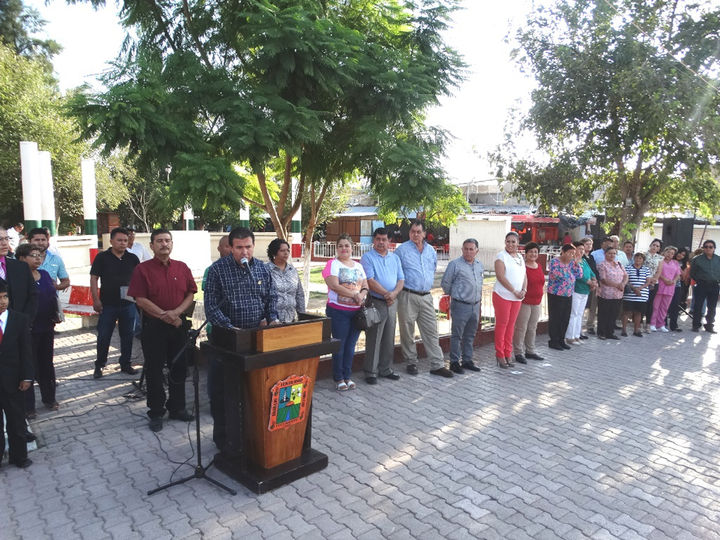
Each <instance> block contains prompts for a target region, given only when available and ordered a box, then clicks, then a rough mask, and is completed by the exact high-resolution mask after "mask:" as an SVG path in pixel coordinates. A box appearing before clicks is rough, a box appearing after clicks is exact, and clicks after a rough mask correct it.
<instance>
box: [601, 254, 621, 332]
mask: <svg viewBox="0 0 720 540" xmlns="http://www.w3.org/2000/svg"><path fill="white" fill-rule="evenodd" d="M616 255H617V249H615V248H613V247H610V248H608V249H606V250H605V261H604V262H601V263H600V264H598V274H599V275H600V291H599V292H598V317H597V318H598V330H597V336H598V337H599V338H600V339H620V338H619V337H617V336H616V335H615V320H616V319H617V316H618V313H619V312H620V304H621V303H622V297H623V294H624V292H625V284H626V283H627V281H628V275H627V272H626V271H625V268H623V266H622V264H620V263H619V262H618V261H616V260H615V256H616Z"/></svg>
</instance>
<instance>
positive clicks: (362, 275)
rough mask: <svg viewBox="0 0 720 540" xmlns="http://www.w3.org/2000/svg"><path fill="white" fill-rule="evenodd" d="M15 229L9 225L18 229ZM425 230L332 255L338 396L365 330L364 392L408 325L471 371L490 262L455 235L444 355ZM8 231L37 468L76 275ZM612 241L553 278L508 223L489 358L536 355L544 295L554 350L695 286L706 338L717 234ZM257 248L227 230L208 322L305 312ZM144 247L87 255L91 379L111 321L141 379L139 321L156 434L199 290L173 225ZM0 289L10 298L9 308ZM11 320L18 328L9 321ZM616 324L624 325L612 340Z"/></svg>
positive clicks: (218, 417) (16, 454)
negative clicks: (371, 313)
mask: <svg viewBox="0 0 720 540" xmlns="http://www.w3.org/2000/svg"><path fill="white" fill-rule="evenodd" d="M13 230H14V231H15V232H16V233H17V232H18V229H17V227H14V228H13ZM426 235H427V232H426V229H425V225H424V223H423V222H422V221H414V222H413V223H412V224H411V226H410V230H409V240H407V241H406V242H403V243H401V244H399V245H398V246H397V247H396V249H395V250H394V251H392V250H391V249H390V235H389V233H388V230H387V229H385V228H378V229H376V230H375V231H374V232H373V246H372V249H371V250H369V251H367V252H366V253H365V254H364V255H363V256H362V258H361V260H360V261H359V262H358V261H356V260H354V259H353V256H352V249H353V241H352V238H351V237H350V236H349V235H346V234H343V235H340V237H339V238H338V240H337V246H336V247H337V256H336V257H334V258H333V259H331V260H329V261H328V262H327V264H326V266H325V268H324V269H323V272H322V276H323V278H324V280H325V283H326V284H327V291H328V292H327V303H326V308H325V313H326V315H327V316H328V317H329V318H330V320H331V327H332V335H333V337H334V338H336V339H338V340H339V341H340V349H339V351H338V352H336V353H335V354H333V358H332V373H333V379H334V381H335V387H336V389H337V390H338V391H347V390H353V389H355V388H356V387H357V385H356V383H355V382H354V381H353V380H352V369H353V359H354V356H355V348H356V344H357V341H358V338H359V336H360V333H361V331H362V330H364V331H365V332H366V353H365V358H364V365H363V370H364V376H365V377H364V379H365V382H366V383H367V384H369V385H375V384H378V381H379V379H386V380H389V381H397V380H399V379H400V375H399V374H398V373H397V372H396V371H394V369H393V366H394V358H395V330H396V328H398V329H399V333H400V351H401V355H402V358H403V360H404V362H405V370H406V372H407V374H408V375H411V376H414V375H417V374H418V373H419V369H418V347H417V344H416V342H415V329H416V327H417V329H418V330H419V333H420V336H421V338H422V346H423V348H424V352H425V355H426V356H427V357H428V358H429V362H430V374H432V375H436V376H440V377H443V378H452V377H453V376H454V375H455V374H462V373H465V372H466V371H470V372H477V371H480V368H479V367H478V366H477V364H476V362H475V359H474V351H473V345H474V342H475V335H476V333H477V330H478V327H479V323H480V308H481V302H482V298H483V294H482V293H483V283H484V268H483V265H482V263H481V262H480V261H479V260H478V259H477V255H478V252H479V247H478V242H477V240H476V239H474V238H468V239H466V240H465V241H464V242H463V244H462V254H461V256H460V257H457V258H456V259H453V260H451V261H450V262H449V263H448V265H447V268H446V270H445V271H444V273H443V275H442V279H441V282H440V286H441V288H442V290H443V291H444V293H445V294H446V295H447V296H448V298H449V299H450V313H451V335H450V362H449V365H446V363H445V359H444V354H443V351H442V349H441V347H440V341H439V332H438V323H437V317H436V310H435V306H434V302H433V296H432V289H433V288H434V286H435V275H436V271H437V254H436V251H435V249H434V248H433V247H432V246H431V245H430V244H428V242H427V241H426ZM12 238H13V235H12V234H10V233H9V232H8V231H6V230H5V229H0V286H1V287H0V346H2V347H3V349H2V352H3V355H4V357H3V361H4V362H5V361H6V360H5V358H6V357H7V353H6V352H5V351H6V349H7V348H9V347H10V345H9V342H10V341H11V340H16V341H17V342H18V343H17V346H16V347H15V348H14V349H13V351H16V352H14V353H13V354H16V355H17V357H18V358H17V361H16V364H17V369H16V370H15V371H13V377H17V378H18V380H17V384H16V385H15V386H13V387H12V388H11V387H9V386H8V385H3V387H2V388H0V405H2V408H3V410H4V411H5V413H6V416H7V426H8V438H9V441H10V462H11V463H14V464H16V465H18V466H19V467H26V466H28V465H29V464H30V463H31V462H30V460H29V459H28V458H27V454H26V452H25V453H23V451H22V449H21V448H20V446H22V445H21V444H20V443H19V442H18V441H21V440H22V441H23V443H25V442H27V441H29V440H31V439H32V437H33V436H32V435H31V434H30V433H28V432H27V430H26V429H25V423H24V419H25V418H29V419H32V418H33V417H34V415H35V414H36V413H35V393H34V389H33V388H32V384H33V382H34V381H37V382H38V385H39V390H40V396H41V399H42V402H43V404H44V405H45V406H46V407H47V408H48V409H50V410H57V409H58V407H59V404H58V401H57V400H56V395H55V393H56V381H55V372H54V367H53V361H52V360H53V345H54V333H55V332H54V326H55V324H57V323H58V322H59V321H60V320H61V316H62V313H61V310H60V306H59V303H58V298H57V292H58V291H59V290H64V289H65V288H67V287H68V286H69V285H70V280H69V275H68V273H67V270H66V269H65V266H64V264H63V261H62V259H61V258H60V257H59V255H58V254H57V253H55V252H53V251H52V250H50V249H49V233H48V232H47V230H45V229H32V230H31V231H29V233H28V235H27V239H28V243H25V244H17V243H16V244H14V245H12V244H11V243H10V240H11V239H12ZM618 244H619V239H618V238H617V237H614V236H613V237H608V238H604V239H603V240H602V242H601V246H600V248H599V249H596V250H594V251H593V250H592V248H593V240H592V239H591V238H583V239H582V240H580V241H578V242H574V243H566V244H564V245H563V246H562V247H561V249H560V253H559V255H558V256H556V257H554V258H552V259H551V260H550V262H549V264H548V265H547V277H546V275H545V271H544V269H543V267H542V265H541V264H540V263H539V261H538V258H539V254H540V246H539V245H537V244H535V243H532V242H531V243H529V244H527V245H525V246H524V254H523V253H521V250H520V238H519V236H518V235H517V234H516V233H514V232H510V233H508V234H507V235H506V237H505V239H504V249H502V250H501V251H500V252H498V253H497V255H496V256H495V259H494V261H493V270H494V273H495V283H494V285H493V292H492V304H493V308H494V313H495V319H496V322H495V332H494V340H495V360H496V364H497V366H498V367H499V368H501V369H506V368H508V367H512V366H514V365H515V363H521V364H525V363H527V361H528V359H531V360H543V357H542V356H541V355H540V354H539V353H538V348H537V345H536V332H537V326H538V322H539V320H540V315H541V304H542V299H543V295H544V294H547V306H548V338H549V341H548V347H549V348H550V349H553V350H557V351H565V350H569V349H571V348H572V347H573V346H575V345H579V344H581V343H583V341H585V340H587V339H589V335H593V334H595V335H597V337H598V338H599V339H600V340H618V339H620V338H622V337H626V336H627V335H628V324H629V323H631V324H632V334H633V336H636V337H643V334H644V333H648V332H655V331H657V332H669V331H681V329H680V327H679V325H678V316H679V313H680V312H681V311H685V312H687V311H686V309H687V305H686V302H687V299H688V296H689V291H690V290H692V291H693V295H692V296H693V305H692V307H691V312H692V313H691V317H690V319H691V321H692V328H691V329H692V330H693V331H699V330H700V328H701V327H702V319H703V317H704V319H705V323H704V329H705V331H707V332H710V333H715V329H714V319H715V311H716V305H717V301H718V283H719V282H720V257H718V256H717V255H716V254H715V247H716V246H715V242H714V241H713V240H710V239H708V240H705V241H704V242H703V245H702V249H701V250H698V251H699V253H698V252H695V253H693V254H692V257H691V254H690V252H689V249H687V248H680V249H678V248H676V247H674V246H665V247H664V249H663V245H662V242H661V241H660V240H659V239H654V240H653V241H652V242H651V243H650V246H649V248H648V250H647V251H646V252H642V251H637V252H635V250H634V249H633V248H634V246H633V244H632V242H629V241H626V242H625V243H624V244H623V246H622V250H621V251H620V250H618ZM254 247H255V237H254V235H253V233H252V232H251V231H250V230H249V229H246V228H242V227H239V228H236V229H233V231H231V232H230V234H229V235H228V236H225V237H223V238H222V239H221V241H220V244H219V246H218V251H219V253H220V258H219V259H218V260H217V261H216V262H215V263H213V264H212V265H211V266H210V267H209V268H208V270H207V271H206V275H205V279H204V280H203V289H204V292H205V298H204V305H205V313H206V317H207V319H208V321H209V322H210V325H211V326H212V327H225V328H245V329H248V328H257V327H262V326H265V325H276V324H286V323H291V322H294V321H296V320H298V317H299V314H301V313H303V312H304V311H305V310H306V305H305V292H304V290H303V288H302V285H301V283H300V277H299V274H298V272H297V270H296V269H295V267H294V266H293V264H292V262H291V261H290V245H289V244H288V243H287V242H286V241H284V240H281V239H276V240H274V241H273V242H271V243H270V246H269V247H268V251H267V254H268V259H269V262H268V263H263V262H261V261H259V260H257V259H256V258H255V257H254V256H253V255H254ZM150 248H151V251H152V254H150V253H147V251H146V250H144V248H143V247H142V246H141V245H140V244H138V243H135V242H134V231H132V230H128V229H124V228H116V229H114V230H113V231H112V232H111V234H110V246H109V247H108V248H107V249H106V250H105V251H103V252H101V253H99V254H98V255H97V257H96V258H95V260H94V262H93V264H92V268H91V270H90V276H91V294H92V297H93V307H94V309H95V311H96V312H97V313H98V314H99V322H98V339H97V357H96V361H95V371H94V377H95V378H96V379H99V378H102V376H103V369H104V368H105V367H106V364H107V357H108V348H109V344H110V338H111V336H112V333H113V331H114V329H115V326H116V325H117V326H118V332H119V334H120V344H121V346H120V349H121V352H120V357H119V359H118V362H119V364H120V369H121V371H122V372H125V373H128V374H135V373H136V370H135V368H133V366H132V365H131V361H130V358H131V352H132V345H133V335H135V334H136V332H137V327H138V326H141V327H142V332H141V345H142V349H143V353H144V357H145V364H144V366H143V367H144V370H145V375H146V381H147V390H148V391H147V405H148V417H149V427H150V429H151V430H152V431H159V430H160V429H162V427H163V417H164V416H165V414H166V413H168V415H169V418H170V419H175V420H181V421H190V420H192V419H193V414H192V413H191V412H189V411H188V410H187V409H186V405H185V378H186V367H187V365H186V362H185V361H184V359H183V360H182V361H174V360H175V359H176V357H177V356H178V354H179V353H180V351H181V350H182V347H183V345H184V343H185V340H186V336H187V332H188V329H189V326H190V322H189V320H188V317H189V313H190V308H191V306H192V304H193V298H194V295H195V293H196V292H197V287H196V284H195V280H194V278H193V276H192V274H191V272H190V270H189V268H188V267H187V265H185V264H184V263H183V262H181V261H177V260H174V259H171V257H170V255H171V253H172V249H173V240H172V234H171V233H170V231H168V230H166V229H157V230H155V231H153V233H152V234H151V236H150ZM11 253H12V254H13V255H14V257H11ZM3 294H4V295H5V296H6V297H7V302H5V303H4V301H3ZM3 306H5V307H3ZM363 307H372V308H373V309H374V310H375V311H376V312H377V318H378V320H377V321H375V322H374V324H372V325H370V326H369V327H366V328H365V327H363V328H361V327H360V326H359V325H358V323H357V318H358V314H359V312H360V311H362V310H363ZM8 308H9V309H8ZM15 313H18V314H19V315H15ZM585 313H587V318H586V321H585V322H583V321H584V319H585ZM8 320H11V321H13V323H12V324H10V325H9V326H8V324H9V323H8V322H7V321H8ZM643 320H644V322H645V326H644V327H643ZM18 321H19V322H21V323H23V324H25V326H26V327H27V328H26V329H27V330H28V335H32V338H28V344H30V345H31V346H28V347H24V346H23V345H22V343H21V342H22V340H23V339H25V338H24V337H23V332H16V331H15V330H14V326H15V324H16V323H17V322H18ZM618 323H619V324H618ZM583 330H584V331H583ZM617 330H621V332H620V335H619V336H618V335H617V333H616V331H617ZM30 333H31V334H30ZM3 336H5V337H4V338H3ZM3 339H4V340H5V341H4V343H5V345H2V343H3V341H2V340H3ZM26 349H27V351H26ZM13 362H15V360H13ZM165 367H166V368H168V370H169V377H168V383H169V384H168V385H167V386H168V392H167V394H166V391H165V385H164V384H163V368H165ZM223 384H224V383H223V376H222V373H221V370H220V368H219V361H218V360H217V359H212V358H211V359H210V361H209V370H208V392H209V395H210V402H211V414H212V416H213V420H214V432H213V439H214V440H215V442H216V444H217V446H218V447H219V448H221V449H222V448H223V447H224V445H225V443H226V434H225V424H226V422H227V419H226V418H225V411H224V407H223V405H222V403H223Z"/></svg>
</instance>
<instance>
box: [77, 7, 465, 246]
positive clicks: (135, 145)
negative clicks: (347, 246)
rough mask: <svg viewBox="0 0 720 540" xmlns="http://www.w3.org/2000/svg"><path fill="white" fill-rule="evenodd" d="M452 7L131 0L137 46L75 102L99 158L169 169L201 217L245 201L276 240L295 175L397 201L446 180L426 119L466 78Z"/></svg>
mask: <svg viewBox="0 0 720 540" xmlns="http://www.w3.org/2000/svg"><path fill="white" fill-rule="evenodd" d="M453 6H454V2H441V1H439V0H424V1H421V2H417V3H412V2H401V1H398V0H389V1H383V2H381V1H377V0H361V1H356V2H345V1H341V0H332V1H329V2H317V1H316V0H275V1H269V0H222V1H221V0H203V1H200V0H196V1H188V2H181V1H179V0H169V1H166V2H156V1H153V0H150V1H147V0H142V1H140V0H129V1H126V2H125V3H124V4H123V12H122V15H123V20H124V23H125V24H126V25H127V26H128V27H132V28H133V29H134V31H135V33H136V35H137V40H136V41H135V42H133V43H132V44H131V45H130V47H129V48H128V55H127V58H126V59H125V60H124V61H123V62H122V63H120V64H119V65H118V66H117V67H116V69H115V71H114V72H113V73H112V74H111V75H110V76H109V77H108V78H107V80H106V83H107V84H108V88H109V89H108V90H107V91H106V92H103V93H100V94H90V93H88V92H84V93H82V94H79V95H78V96H76V98H75V99H74V101H73V104H72V110H73V113H74V114H75V115H76V116H77V117H78V118H79V120H80V123H81V125H82V126H83V137H85V138H87V139H91V140H93V141H94V142H95V144H96V145H97V146H98V147H100V148H101V149H102V150H103V152H104V153H105V154H108V153H110V152H111V151H112V150H113V149H115V148H118V147H127V148H128V149H129V152H130V155H131V156H132V157H136V158H137V159H138V160H139V163H141V164H143V166H146V167H148V166H151V165H152V166H155V167H156V168H163V167H165V166H166V165H167V164H171V165H172V170H173V174H172V178H171V190H170V193H169V197H170V198H171V200H173V201H177V202H178V204H180V203H181V201H184V200H188V201H190V202H191V203H192V205H193V208H194V209H197V210H198V211H201V212H202V211H206V210H212V207H214V206H217V205H218V204H220V205H226V206H228V207H229V208H233V207H235V206H236V205H237V201H239V200H240V197H241V196H242V197H244V198H245V199H246V200H251V201H253V203H254V204H256V205H258V206H261V207H263V209H264V210H265V211H267V212H268V213H269V214H270V216H271V219H272V220H273V223H274V224H275V228H276V230H278V231H279V234H284V231H285V230H286V229H287V226H288V224H289V222H290V220H291V218H292V215H293V214H294V208H293V206H292V205H291V204H290V196H289V193H290V180H291V178H292V177H295V178H299V179H300V185H301V187H302V190H303V193H305V194H309V193H312V192H313V190H314V192H315V193H320V194H324V193H326V192H328V191H330V192H332V191H333V189H334V187H335V186H337V185H341V184H342V183H343V182H344V181H345V179H346V178H348V177H349V175H350V176H351V175H353V174H355V173H356V172H359V173H360V174H362V175H363V176H365V177H367V178H369V179H370V180H371V182H372V184H373V189H375V190H376V191H377V193H379V194H380V195H381V196H383V197H385V196H387V197H388V200H392V201H394V202H395V203H397V204H402V206H403V207H413V206H419V205H421V204H422V203H423V201H425V200H426V199H427V198H428V196H429V194H431V193H433V192H434V191H436V190H437V189H440V188H441V187H442V186H443V174H442V171H441V169H440V167H439V166H438V156H439V155H440V153H441V151H442V145H443V142H444V141H443V138H442V137H441V136H440V134H436V133H430V134H428V133H427V130H426V128H425V127H424V125H423V121H422V113H423V111H424V110H425V109H426V108H427V107H429V106H431V105H434V104H436V103H437V100H438V97H439V96H440V95H443V94H445V93H447V92H448V91H449V89H450V88H451V87H452V86H453V85H454V84H455V83H456V82H457V80H458V78H459V69H460V68H461V63H460V61H459V59H458V57H457V55H456V54H455V53H454V52H453V51H452V50H450V49H448V48H447V47H446V46H445V45H444V43H443V41H442V39H441V32H442V31H443V30H445V22H446V20H447V17H448V15H449V13H450V12H451V11H452V9H453ZM278 161H280V163H281V166H280V167H278V166H277V162H278ZM239 163H240V164H247V168H248V170H250V171H252V173H253V175H254V176H255V177H256V180H257V183H258V193H257V194H256V195H259V196H249V195H248V192H247V191H246V190H245V186H247V177H246V176H245V175H238V174H237V173H236V171H235V169H234V167H235V165H236V164H239ZM416 174H417V175H416ZM268 178H270V181H268ZM273 179H274V180H273ZM270 183H276V184H277V185H278V186H279V189H280V192H279V194H278V195H277V199H275V198H274V196H273V195H272V194H271V190H270V188H269V184H270ZM398 183H401V184H402V185H401V186H398ZM330 186H333V188H332V189H330ZM398 187H399V188H400V191H401V193H400V192H398V189H397V188H398ZM322 198H323V195H320V196H319V200H318V201H315V200H314V202H320V203H321V202H322ZM319 206H321V205H319ZM397 207H398V208H399V207H400V206H397ZM314 210H315V215H317V210H318V208H315V209H314Z"/></svg>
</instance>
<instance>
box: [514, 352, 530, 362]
mask: <svg viewBox="0 0 720 540" xmlns="http://www.w3.org/2000/svg"><path fill="white" fill-rule="evenodd" d="M515 361H516V362H517V363H518V364H527V360H526V359H525V357H524V356H523V355H522V354H516V355H515Z"/></svg>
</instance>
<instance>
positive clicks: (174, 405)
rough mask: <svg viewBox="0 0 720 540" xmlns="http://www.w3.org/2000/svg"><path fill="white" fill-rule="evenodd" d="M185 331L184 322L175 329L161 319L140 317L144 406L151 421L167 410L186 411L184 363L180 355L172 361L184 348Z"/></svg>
mask: <svg viewBox="0 0 720 540" xmlns="http://www.w3.org/2000/svg"><path fill="white" fill-rule="evenodd" d="M188 329H189V324H188V323H187V321H185V322H183V324H182V325H181V326H180V327H179V328H175V327H174V326H173V325H171V324H167V323H165V322H163V321H161V320H160V319H156V318H154V317H148V316H145V317H143V330H142V341H141V343H142V348H143V355H144V356H145V364H144V366H143V370H144V371H145V380H146V381H147V406H148V408H149V409H150V410H149V411H148V413H147V414H148V416H149V417H150V418H162V417H163V416H164V415H165V410H166V409H167V410H168V411H170V412H171V413H175V412H180V411H182V410H184V409H185V376H186V374H187V360H186V357H185V355H184V354H183V355H181V356H180V358H178V359H177V361H176V362H175V363H172V362H173V359H174V358H175V357H176V356H177V354H178V353H179V352H180V351H181V350H182V348H183V346H184V345H185V341H186V340H187V332H188ZM165 366H167V367H168V369H169V370H170V372H169V376H168V390H169V397H168V399H167V402H166V401H165V397H166V396H165V388H164V386H163V367H165Z"/></svg>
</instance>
